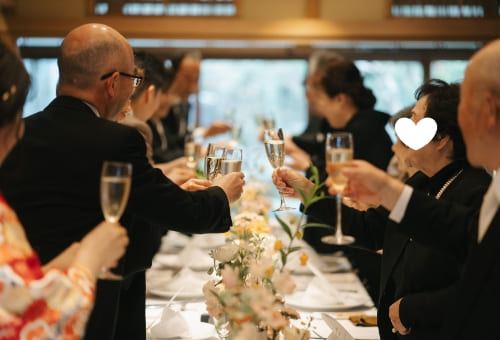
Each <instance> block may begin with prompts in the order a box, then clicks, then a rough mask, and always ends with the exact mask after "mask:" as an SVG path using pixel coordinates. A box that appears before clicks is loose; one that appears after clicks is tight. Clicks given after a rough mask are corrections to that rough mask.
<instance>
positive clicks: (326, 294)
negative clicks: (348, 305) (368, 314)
mask: <svg viewBox="0 0 500 340" xmlns="http://www.w3.org/2000/svg"><path fill="white" fill-rule="evenodd" d="M302 300H303V301H308V303H309V304H311V303H316V302H317V303H318V305H336V304H338V305H342V304H344V300H343V298H342V296H341V294H340V293H339V292H338V291H337V290H336V289H335V287H333V286H332V285H331V284H328V282H325V280H324V279H322V278H321V277H318V276H315V277H314V278H313V279H312V280H311V282H309V284H308V285H307V288H306V291H305V292H304V295H303V296H302Z"/></svg>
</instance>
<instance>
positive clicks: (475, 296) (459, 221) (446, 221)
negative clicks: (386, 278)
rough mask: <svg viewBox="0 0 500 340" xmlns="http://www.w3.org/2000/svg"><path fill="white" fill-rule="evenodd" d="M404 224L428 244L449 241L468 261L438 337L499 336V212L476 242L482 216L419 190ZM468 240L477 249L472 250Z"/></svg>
mask: <svg viewBox="0 0 500 340" xmlns="http://www.w3.org/2000/svg"><path fill="white" fill-rule="evenodd" d="M422 211H427V212H428V213H427V214H422ZM440 222H441V223H440ZM400 227H401V230H404V231H406V232H411V233H414V234H415V237H416V238H419V239H420V240H422V242H425V243H426V244H430V245H436V244H441V245H446V246H447V247H448V249H449V250H450V252H451V253H452V254H453V255H454V256H456V257H457V258H466V259H467V262H466V265H465V268H464V270H463V273H462V275H461V278H460V280H459V281H458V283H457V288H456V291H457V292H456V295H455V299H454V300H453V301H452V303H451V305H450V306H449V308H447V309H446V311H445V312H444V315H443V316H444V319H445V320H444V323H443V326H442V329H441V334H440V337H439V339H447V340H448V339H449V340H468V339H481V340H493V339H498V338H499V335H498V316H499V315H500V312H499V311H498V306H499V305H500V293H499V287H500V211H497V213H496V215H495V217H494V218H493V220H492V222H491V223H490V226H489V228H488V231H487V232H486V234H485V235H484V238H483V240H482V241H481V243H479V244H477V216H468V215H466V214H464V213H463V211H460V210H457V209H456V208H455V207H454V206H452V205H450V204H448V203H447V202H444V201H429V200H426V199H425V198H424V197H423V196H422V195H421V193H418V192H417V193H414V194H413V196H412V198H411V200H410V203H409V205H408V209H407V212H406V214H405V217H404V218H403V220H402V221H401V225H400ZM471 235H472V236H473V237H471ZM464 244H469V245H471V247H472V250H471V251H470V252H469V251H467V250H468V248H467V247H465V246H464ZM460 245H461V246H460Z"/></svg>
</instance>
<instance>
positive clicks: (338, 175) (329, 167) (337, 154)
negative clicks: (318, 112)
mask: <svg viewBox="0 0 500 340" xmlns="http://www.w3.org/2000/svg"><path fill="white" fill-rule="evenodd" d="M325 152H326V172H327V173H328V177H330V180H331V182H332V183H333V188H334V189H335V191H336V192H337V197H336V198H337V201H336V206H337V224H336V227H335V234H334V235H328V236H324V237H323V238H322V239H321V241H323V242H324V243H328V244H337V245H345V244H351V243H354V237H352V236H346V235H344V234H343V233H342V191H343V190H344V188H345V186H346V185H347V177H345V176H344V175H343V174H342V172H341V169H342V165H343V163H345V162H346V161H349V160H352V157H353V141H352V134H350V133H348V132H342V133H329V134H328V135H327V136H326V147H325Z"/></svg>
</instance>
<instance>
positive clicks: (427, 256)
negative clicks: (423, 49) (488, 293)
mask: <svg viewBox="0 0 500 340" xmlns="http://www.w3.org/2000/svg"><path fill="white" fill-rule="evenodd" d="M416 98H417V100H418V101H417V103H416V104H415V106H414V107H413V109H412V111H411V113H412V119H413V121H415V122H418V121H419V120H420V119H422V118H424V117H431V118H433V119H434V120H435V121H436V123H437V126H438V130H437V133H436V135H435V137H434V139H433V140H432V141H431V142H430V143H429V144H427V145H426V146H424V147H422V148H421V149H419V150H412V149H408V151H407V152H406V155H405V157H406V159H403V161H404V162H405V163H406V164H408V165H410V166H412V167H413V168H415V169H418V170H419V172H418V173H416V174H415V175H414V176H412V177H411V178H410V179H409V180H408V182H407V183H408V185H411V186H413V187H414V188H415V190H419V191H422V192H424V193H425V194H426V195H429V196H431V197H434V198H435V199H436V200H445V201H447V202H450V203H452V204H454V206H455V207H456V209H460V210H462V211H463V212H464V213H467V214H468V215H469V216H477V215H478V213H479V207H480V205H481V201H482V196H483V194H484V193H485V192H486V189H487V187H488V184H489V182H490V180H491V178H490V176H489V175H488V174H487V173H486V172H485V171H484V170H479V169H476V168H473V167H471V166H470V165H469V163H468V162H467V161H466V159H465V146H464V142H463V139H462V135H461V133H460V129H459V127H458V122H457V107H458V101H459V86H458V85H448V84H446V83H444V82H442V81H438V80H431V81H429V82H427V83H425V84H424V85H422V86H421V87H420V88H419V89H418V90H417V92H416ZM275 179H276V183H278V184H279V185H283V184H286V183H288V184H287V190H289V191H290V192H292V193H293V191H292V190H290V188H289V186H290V185H292V184H294V185H296V186H297V184H299V183H300V185H299V187H302V188H307V186H309V185H310V183H309V182H308V181H307V180H305V179H304V178H303V177H299V176H298V175H297V174H293V173H292V172H291V171H279V172H277V173H276V176H275ZM332 188H333V187H330V193H333V191H332ZM328 203H329V202H328ZM328 203H326V204H325V203H320V204H317V205H315V206H313V207H311V208H310V210H309V213H310V214H313V215H315V216H317V217H319V218H320V219H321V220H323V221H327V222H329V223H332V222H333V221H334V219H335V217H336V216H335V210H334V209H329V205H328ZM330 204H331V203H330ZM388 215H389V212H388V211H387V210H385V209H383V208H382V207H380V208H377V209H369V210H367V211H366V212H360V211H357V210H354V209H352V208H347V207H344V209H343V216H342V218H343V222H344V228H343V231H344V232H345V233H347V234H350V235H354V236H355V237H356V241H357V244H360V245H363V246H365V247H367V248H370V249H373V250H377V249H383V255H382V270H381V278H380V295H379V296H380V297H379V305H378V325H379V330H380V336H381V339H397V338H398V335H396V334H394V333H393V332H392V328H393V325H392V322H391V320H400V321H401V323H402V324H403V325H404V328H398V329H397V330H398V331H399V332H400V334H401V335H408V338H411V339H426V340H427V339H440V338H439V337H438V335H439V328H440V326H441V325H442V323H443V318H444V316H445V313H446V308H447V306H448V304H449V303H450V302H451V299H453V297H454V295H453V293H454V289H455V287H454V285H455V283H456V282H457V281H458V279H459V276H460V273H461V270H462V266H463V264H464V260H465V259H464V257H461V258H457V257H456V256H454V255H452V254H450V253H449V249H448V247H449V245H448V244H446V243H442V244H441V246H440V247H437V248H434V247H430V246H428V245H426V244H424V243H422V242H419V241H417V240H416V239H415V237H414V235H412V234H405V233H401V232H400V231H399V228H398V226H397V224H396V223H394V222H392V221H390V220H389V218H388ZM449 218H450V220H451V219H452V216H450V217H449ZM455 232H456V235H459V234H460V233H461V231H460V230H459V229H457V230H456V231H455ZM456 235H453V237H454V236H456ZM459 247H462V248H463V249H462V251H464V252H465V251H466V248H467V244H464V243H462V244H461V245H459Z"/></svg>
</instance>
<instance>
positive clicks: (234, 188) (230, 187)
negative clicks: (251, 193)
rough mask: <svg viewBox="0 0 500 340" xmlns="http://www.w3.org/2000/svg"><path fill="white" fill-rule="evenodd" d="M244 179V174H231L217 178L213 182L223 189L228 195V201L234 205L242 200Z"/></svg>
mask: <svg viewBox="0 0 500 340" xmlns="http://www.w3.org/2000/svg"><path fill="white" fill-rule="evenodd" d="M244 178H245V175H244V174H243V172H231V173H229V174H227V175H225V176H217V177H216V178H215V179H214V181H213V185H217V186H219V187H221V188H222V190H224V192H225V193H226V196H227V199H228V201H229V202H230V203H232V202H234V201H236V200H237V199H238V198H240V196H241V194H242V193H243V185H244V184H245V181H244Z"/></svg>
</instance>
